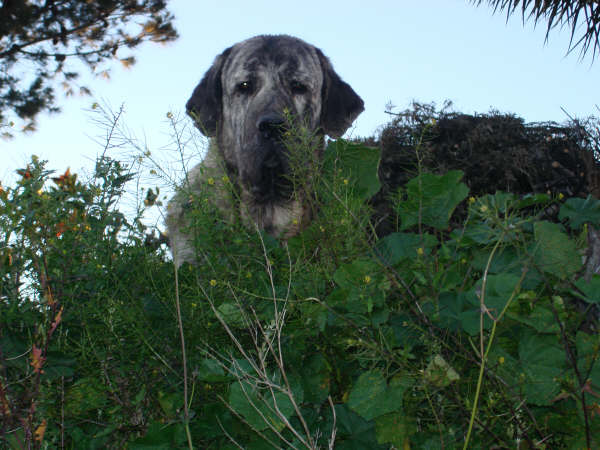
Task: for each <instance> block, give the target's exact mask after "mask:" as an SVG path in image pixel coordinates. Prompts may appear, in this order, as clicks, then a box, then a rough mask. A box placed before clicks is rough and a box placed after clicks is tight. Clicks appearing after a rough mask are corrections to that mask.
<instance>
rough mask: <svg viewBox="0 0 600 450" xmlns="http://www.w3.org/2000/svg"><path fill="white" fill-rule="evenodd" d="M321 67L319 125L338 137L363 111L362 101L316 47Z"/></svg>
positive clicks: (329, 133)
mask: <svg viewBox="0 0 600 450" xmlns="http://www.w3.org/2000/svg"><path fill="white" fill-rule="evenodd" d="M316 51H317V55H318V56H319V60H320V61H321V67H322V69H323V94H322V97H323V99H322V101H323V103H322V105H321V127H322V128H323V131H324V132H325V134H328V135H329V136H331V137H334V138H338V137H340V136H341V135H342V134H344V133H345V132H346V130H347V129H348V128H349V127H350V125H352V122H354V119H356V117H357V116H358V115H359V114H360V113H361V112H363V111H364V109H365V107H364V103H363V101H362V99H361V98H360V97H359V96H358V94H357V93H356V92H354V90H353V89H352V88H351V87H350V85H349V84H348V83H345V82H344V81H342V79H341V78H340V77H339V75H338V74H337V73H335V71H334V70H333V67H332V66H331V63H330V62H329V59H328V58H327V57H326V56H325V55H324V54H323V52H321V50H319V49H316Z"/></svg>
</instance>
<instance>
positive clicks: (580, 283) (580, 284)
mask: <svg viewBox="0 0 600 450" xmlns="http://www.w3.org/2000/svg"><path fill="white" fill-rule="evenodd" d="M574 284H575V286H576V287H577V289H579V290H580V291H581V293H579V292H578V291H573V294H575V295H577V296H578V297H580V298H582V299H583V300H584V301H586V302H587V303H600V275H597V274H594V275H592V279H591V280H590V281H589V283H588V282H587V281H585V280H584V279H583V278H580V279H579V280H577V281H576V282H575V283H574Z"/></svg>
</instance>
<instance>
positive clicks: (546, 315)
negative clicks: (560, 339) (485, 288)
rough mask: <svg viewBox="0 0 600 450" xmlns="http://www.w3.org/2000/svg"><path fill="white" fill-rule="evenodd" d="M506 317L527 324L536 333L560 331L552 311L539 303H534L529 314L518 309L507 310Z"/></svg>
mask: <svg viewBox="0 0 600 450" xmlns="http://www.w3.org/2000/svg"><path fill="white" fill-rule="evenodd" d="M508 317H510V318H511V319H513V320H516V321H518V322H521V323H524V324H526V325H529V326H530V327H531V328H533V329H534V330H536V331H537V332H538V333H558V332H559V331H560V328H559V326H558V323H557V322H556V319H555V317H554V313H553V312H552V311H551V310H550V309H548V308H544V307H543V306H540V305H536V306H535V308H534V309H533V311H531V313H530V314H529V315H525V314H523V313H522V312H520V311H518V312H510V311H509V312H508Z"/></svg>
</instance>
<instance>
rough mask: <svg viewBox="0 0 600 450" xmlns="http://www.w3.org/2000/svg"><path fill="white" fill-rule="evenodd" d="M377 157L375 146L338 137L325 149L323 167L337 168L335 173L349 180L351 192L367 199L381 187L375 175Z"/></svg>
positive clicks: (378, 152)
mask: <svg viewBox="0 0 600 450" xmlns="http://www.w3.org/2000/svg"><path fill="white" fill-rule="evenodd" d="M379 158H380V151H379V149H377V148H373V147H367V146H365V145H362V144H354V143H351V142H348V141H344V140H343V139H338V140H337V141H332V142H330V143H329V145H328V146H327V149H326V150H325V158H324V169H325V171H332V170H334V169H337V171H338V173H337V174H336V175H338V176H341V177H343V178H345V179H347V180H350V183H351V185H352V187H353V190H352V193H353V194H354V195H355V196H357V197H359V198H360V199H362V200H368V199H370V198H371V197H373V195H375V194H376V193H377V192H378V191H379V189H380V188H381V183H380V182H379V178H378V176H377V167H378V165H379Z"/></svg>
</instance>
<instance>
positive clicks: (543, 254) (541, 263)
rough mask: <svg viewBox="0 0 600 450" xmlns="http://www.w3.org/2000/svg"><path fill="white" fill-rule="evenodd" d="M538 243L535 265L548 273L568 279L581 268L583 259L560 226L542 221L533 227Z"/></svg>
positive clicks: (573, 242)
mask: <svg viewBox="0 0 600 450" xmlns="http://www.w3.org/2000/svg"><path fill="white" fill-rule="evenodd" d="M533 231H534V236H535V242H536V245H537V247H536V252H535V257H534V259H535V263H536V265H537V266H538V267H539V268H540V269H541V270H543V271H544V272H546V273H550V274H552V275H555V276H557V277H559V278H561V279H565V278H568V277H570V276H572V275H573V274H574V273H575V272H577V271H578V270H579V269H580V267H581V257H580V255H579V253H578V252H577V247H576V246H575V241H573V240H572V239H570V238H569V236H567V234H566V233H565V232H564V231H563V230H562V227H561V226H560V225H559V224H556V223H551V222H546V221H540V222H536V223H534V225H533Z"/></svg>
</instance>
